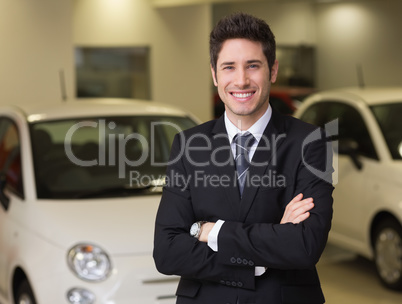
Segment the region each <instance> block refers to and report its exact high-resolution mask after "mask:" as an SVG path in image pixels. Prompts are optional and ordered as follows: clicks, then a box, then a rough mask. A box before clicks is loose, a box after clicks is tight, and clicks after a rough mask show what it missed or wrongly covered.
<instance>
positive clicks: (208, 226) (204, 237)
mask: <svg viewBox="0 0 402 304" xmlns="http://www.w3.org/2000/svg"><path fill="white" fill-rule="evenodd" d="M214 225H215V223H210V222H206V223H204V224H202V225H201V234H200V237H199V238H198V240H199V241H200V242H204V243H208V235H209V233H210V232H211V230H212V228H214Z"/></svg>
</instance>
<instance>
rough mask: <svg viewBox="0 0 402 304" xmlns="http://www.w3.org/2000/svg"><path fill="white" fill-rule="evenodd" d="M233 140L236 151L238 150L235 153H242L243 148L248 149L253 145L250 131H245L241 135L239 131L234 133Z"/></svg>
mask: <svg viewBox="0 0 402 304" xmlns="http://www.w3.org/2000/svg"><path fill="white" fill-rule="evenodd" d="M233 140H234V141H235V143H236V151H238V152H237V154H243V153H244V150H246V151H248V150H250V147H251V146H252V145H253V143H254V141H255V138H254V136H253V134H251V133H250V132H246V133H244V134H243V135H241V134H240V133H238V134H236V136H235V137H234V139H233Z"/></svg>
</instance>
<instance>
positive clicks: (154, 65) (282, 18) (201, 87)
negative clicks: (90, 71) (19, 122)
mask: <svg viewBox="0 0 402 304" xmlns="http://www.w3.org/2000/svg"><path fill="white" fill-rule="evenodd" d="M236 11H244V12H249V13H252V14H254V15H256V16H258V17H261V18H263V19H265V20H266V21H267V22H268V23H269V24H270V25H271V27H272V29H273V31H274V33H275V35H276V37H277V43H278V45H280V46H291V47H292V46H296V47H297V46H307V47H311V48H314V50H315V63H314V70H315V84H314V85H315V86H316V87H317V88H318V89H328V88H336V87H340V86H355V85H357V84H358V77H357V67H359V68H361V70H362V72H363V74H364V79H365V83H366V84H367V85H401V84H402V75H401V73H400V70H401V69H402V60H401V59H400V54H401V53H402V38H401V35H400V34H399V29H400V28H402V19H401V18H400V12H401V11H402V1H400V0H339V1H336V0H331V1H328V0H264V1H253V0H237V1H230V0H112V1H111V0H36V1H26V0H0V41H1V47H0V57H1V60H0V86H1V89H0V100H1V103H22V102H32V103H34V102H40V101H41V100H55V101H57V102H58V101H60V100H62V98H63V95H62V91H61V83H60V80H61V79H60V78H64V85H65V93H66V95H67V97H68V98H72V97H74V96H75V92H76V84H75V81H76V78H75V66H74V48H75V47H85V46H89V47H114V46H116V47H125V46H140V47H149V49H150V75H151V77H150V78H151V79H150V83H151V85H150V91H151V94H150V95H151V99H153V100H157V101H161V102H166V103H170V104H173V105H177V106H180V107H182V108H184V109H186V110H189V111H191V112H193V113H194V114H196V115H197V116H198V117H200V118H201V119H202V120H207V119H209V118H211V117H212V99H213V86H212V81H211V76H210V70H209V54H208V35H209V32H210V30H211V28H212V26H213V25H214V24H215V22H216V21H217V20H218V19H219V18H220V17H222V16H224V15H227V14H230V13H232V12H236ZM280 67H281V65H280ZM279 72H280V73H287V71H286V70H283V69H282V70H281V69H280V70H279Z"/></svg>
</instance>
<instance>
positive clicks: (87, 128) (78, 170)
mask: <svg viewBox="0 0 402 304" xmlns="http://www.w3.org/2000/svg"><path fill="white" fill-rule="evenodd" d="M195 124H196V123H195V122H194V121H193V120H191V119H190V118H187V117H156V116H154V117H144V116H137V117H133V116H127V117H120V116H117V117H102V118H100V117H90V118H80V119H69V120H57V121H44V122H36V123H32V124H31V125H30V131H31V138H32V151H33V160H34V168H35V178H36V190H37V197H38V198H42V199H51V198H59V199H72V198H94V197H115V196H127V195H136V194H141V195H144V194H147V193H155V190H157V189H161V185H162V184H163V181H164V175H165V172H166V165H167V162H168V159H169V154H170V146H171V143H172V141H173V138H174V136H175V134H176V133H178V132H179V131H181V130H184V129H187V128H189V127H192V126H194V125H195Z"/></svg>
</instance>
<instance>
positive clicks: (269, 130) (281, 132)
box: [240, 110, 286, 221]
mask: <svg viewBox="0 0 402 304" xmlns="http://www.w3.org/2000/svg"><path fill="white" fill-rule="evenodd" d="M281 116H282V114H280V113H279V112H276V111H275V110H273V111H272V116H271V120H270V121H269V123H268V125H267V127H266V128H265V131H264V134H263V136H262V138H261V140H260V142H259V144H258V147H257V150H256V151H255V153H254V156H253V159H252V163H251V165H250V172H249V177H250V178H252V177H253V176H258V177H262V176H263V175H264V174H265V173H266V172H267V170H268V168H269V167H270V165H271V162H272V160H273V159H274V158H276V157H277V155H276V153H277V152H278V148H279V146H280V145H281V144H282V143H283V142H284V139H285V135H286V134H285V126H284V120H283V118H282V117H281ZM258 189H259V186H253V183H251V185H250V183H246V186H245V188H244V191H243V197H242V199H241V212H240V220H241V221H244V220H245V219H246V217H247V214H248V212H249V210H250V208H251V206H252V204H253V202H254V197H255V195H256V194H257V191H258Z"/></svg>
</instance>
